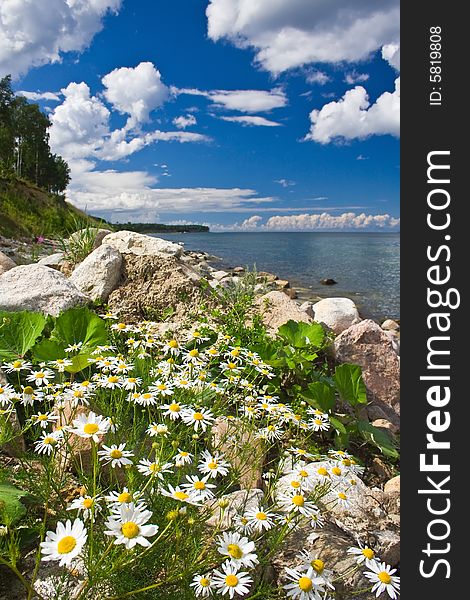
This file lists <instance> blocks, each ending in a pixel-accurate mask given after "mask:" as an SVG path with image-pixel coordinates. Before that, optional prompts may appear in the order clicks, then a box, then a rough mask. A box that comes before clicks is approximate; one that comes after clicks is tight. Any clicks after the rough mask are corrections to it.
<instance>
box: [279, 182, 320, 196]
mask: <svg viewBox="0 0 470 600" xmlns="http://www.w3.org/2000/svg"><path fill="white" fill-rule="evenodd" d="M274 183H279V185H282V187H283V188H287V187H292V186H293V185H295V181H289V179H275V180H274ZM324 199H325V198H322V200H324Z"/></svg>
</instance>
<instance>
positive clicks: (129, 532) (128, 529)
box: [121, 521, 140, 539]
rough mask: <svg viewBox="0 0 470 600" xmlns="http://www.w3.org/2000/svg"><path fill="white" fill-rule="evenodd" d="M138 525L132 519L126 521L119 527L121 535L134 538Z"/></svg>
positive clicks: (138, 528)
mask: <svg viewBox="0 0 470 600" xmlns="http://www.w3.org/2000/svg"><path fill="white" fill-rule="evenodd" d="M139 531H140V527H139V526H138V525H137V523H134V521H127V523H124V524H123V525H122V527H121V532H122V535H123V536H124V537H126V538H128V539H132V538H135V537H137V536H138V535H139Z"/></svg>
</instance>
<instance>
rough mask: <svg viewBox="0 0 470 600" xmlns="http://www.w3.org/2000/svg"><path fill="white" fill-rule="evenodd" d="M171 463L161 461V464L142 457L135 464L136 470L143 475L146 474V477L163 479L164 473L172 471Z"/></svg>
mask: <svg viewBox="0 0 470 600" xmlns="http://www.w3.org/2000/svg"><path fill="white" fill-rule="evenodd" d="M172 466H173V465H172V464H171V463H163V464H162V465H161V464H160V463H159V462H151V461H150V460H148V459H146V458H143V459H142V460H140V461H139V464H138V465H137V470H138V471H139V473H142V474H143V475H147V476H148V477H152V476H155V477H158V479H161V480H162V481H163V474H164V473H172V472H173V471H172V470H171V467H172Z"/></svg>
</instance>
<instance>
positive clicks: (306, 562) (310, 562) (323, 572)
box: [297, 550, 335, 590]
mask: <svg viewBox="0 0 470 600" xmlns="http://www.w3.org/2000/svg"><path fill="white" fill-rule="evenodd" d="M297 558H298V559H300V560H301V561H302V564H301V568H302V569H309V568H310V567H311V568H312V569H313V570H314V571H315V573H316V574H317V576H318V577H321V578H322V579H323V581H324V582H325V585H326V586H327V587H329V588H331V589H332V590H334V589H335V587H334V585H333V584H332V583H331V578H332V577H333V571H332V570H331V569H325V563H324V562H323V561H322V559H321V558H318V556H316V555H315V554H312V553H311V552H308V550H302V551H301V552H300V553H299V554H298V555H297Z"/></svg>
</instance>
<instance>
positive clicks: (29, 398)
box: [21, 385, 44, 406]
mask: <svg viewBox="0 0 470 600" xmlns="http://www.w3.org/2000/svg"><path fill="white" fill-rule="evenodd" d="M43 398H44V394H43V393H42V392H41V391H37V390H35V389H34V388H32V387H31V386H30V385H26V386H24V387H23V389H22V395H21V404H22V405H23V406H32V405H33V404H34V403H35V402H41V401H42V400H43Z"/></svg>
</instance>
